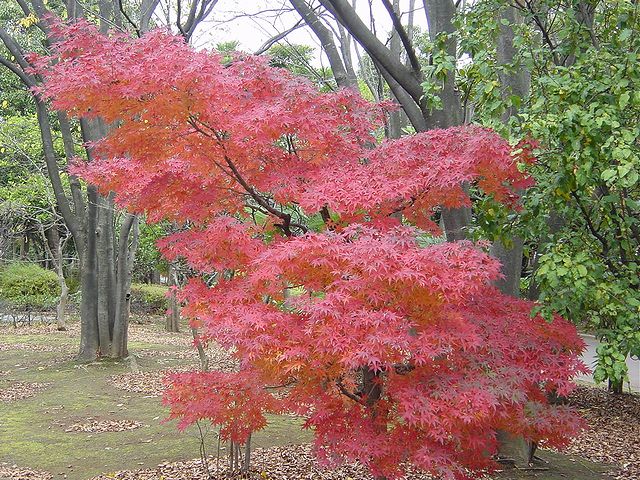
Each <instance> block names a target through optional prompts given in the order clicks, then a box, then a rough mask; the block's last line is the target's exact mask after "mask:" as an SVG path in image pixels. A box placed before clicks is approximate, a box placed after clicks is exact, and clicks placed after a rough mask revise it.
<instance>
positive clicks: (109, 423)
mask: <svg viewBox="0 0 640 480" xmlns="http://www.w3.org/2000/svg"><path fill="white" fill-rule="evenodd" d="M143 426H144V424H143V423H142V422H138V421H135V420H93V419H87V421H86V422H82V423H74V424H73V425H70V426H69V427H67V428H66V429H65V430H64V431H65V432H67V433H69V432H85V433H104V432H125V431H127V430H135V429H136V428H141V427H143Z"/></svg>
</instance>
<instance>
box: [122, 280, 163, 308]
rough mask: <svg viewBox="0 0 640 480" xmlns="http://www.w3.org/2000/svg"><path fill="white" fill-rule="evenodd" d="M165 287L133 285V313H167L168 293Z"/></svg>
mask: <svg viewBox="0 0 640 480" xmlns="http://www.w3.org/2000/svg"><path fill="white" fill-rule="evenodd" d="M168 290H169V288H168V287H167V286H165V285H149V284H146V283H134V284H132V285H131V311H132V312H133V313H138V314H153V315H162V314H164V313H165V312H166V311H167V308H168V303H167V292H168Z"/></svg>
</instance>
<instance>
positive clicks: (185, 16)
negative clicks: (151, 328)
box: [0, 0, 216, 361]
mask: <svg viewBox="0 0 640 480" xmlns="http://www.w3.org/2000/svg"><path fill="white" fill-rule="evenodd" d="M158 3H159V2H157V1H154V0H150V1H147V0H144V1H142V3H140V4H133V5H129V4H127V5H125V4H123V3H122V2H117V1H106V2H104V1H100V2H92V3H89V4H82V5H80V4H78V3H76V2H71V3H69V4H65V5H61V4H57V3H56V4H48V3H45V2H43V1H42V0H33V1H31V2H23V1H21V0H18V1H17V2H16V4H14V5H12V7H11V8H10V9H8V13H10V14H11V15H8V16H7V17H6V18H5V20H4V23H3V25H2V26H1V27H0V39H1V40H2V42H3V45H4V48H5V50H4V51H3V52H1V53H0V64H2V65H4V67H6V68H7V69H8V70H9V71H10V72H12V73H13V74H14V75H15V76H16V77H17V78H18V79H19V80H20V81H21V82H22V84H23V87H26V88H30V89H32V90H31V91H35V90H33V89H34V87H37V86H38V85H39V84H40V81H41V79H40V77H39V75H37V74H34V73H33V72H32V71H31V70H30V63H29V61H28V59H27V57H26V56H25V53H24V52H25V51H27V50H31V49H33V46H34V45H33V43H34V39H35V42H36V43H38V42H42V43H43V44H44V45H45V46H47V45H48V43H49V42H50V41H51V40H52V39H53V37H52V32H51V23H50V22H51V19H52V18H53V15H54V14H56V13H58V14H63V15H64V16H65V17H66V18H69V19H79V18H85V17H87V18H88V17H91V18H97V19H98V22H99V24H100V29H101V31H102V32H106V31H107V28H108V27H109V26H111V25H113V26H115V27H117V28H120V29H121V30H127V29H130V30H133V31H134V32H135V33H136V34H137V35H140V34H141V33H142V32H144V31H146V30H148V29H149V28H150V26H151V25H152V16H153V13H154V11H155V9H156V7H157V6H158ZM215 4H216V1H215V0H214V1H211V0H194V1H193V2H180V1H179V2H178V4H177V6H176V11H175V16H169V17H167V21H171V25H173V26H175V27H176V28H177V29H178V31H179V32H180V34H181V35H183V36H184V38H186V39H188V38H190V37H191V36H192V35H193V33H194V31H195V29H196V28H197V26H198V24H199V23H200V22H201V21H202V20H203V19H204V18H205V17H206V15H208V14H209V13H210V11H211V9H212V8H213V7H214V6H215ZM16 12H19V14H18V15H16ZM169 13H173V11H170V12H169ZM25 29H26V30H27V32H30V33H28V34H25V32H24V31H25ZM28 39H31V41H30V42H29V41H26V40H28ZM33 101H34V102H35V107H36V113H37V118H38V123H39V128H40V134H41V140H42V145H43V150H44V155H45V159H46V165H47V171H48V176H49V179H50V181H51V184H52V187H53V191H54V193H55V199H56V204H57V206H58V210H59V212H60V214H61V215H62V217H63V219H64V221H65V224H66V225H67V228H68V229H69V231H70V232H71V235H72V236H73V239H74V244H75V247H76V251H77V252H78V258H79V264H80V276H81V290H82V303H81V308H80V313H81V323H82V328H81V338H80V351H79V354H78V359H79V360H83V361H90V360H94V359H95V358H96V356H111V357H115V358H120V357H125V356H127V354H128V353H127V334H126V332H127V328H128V321H129V319H128V311H129V308H128V304H127V302H128V300H127V299H128V294H129V288H130V284H131V272H132V269H133V260H134V254H135V249H136V244H137V228H138V227H137V222H138V220H137V218H136V217H135V216H132V215H128V214H125V215H122V216H120V215H118V214H117V213H116V210H115V205H114V202H113V195H111V194H109V193H108V192H105V194H104V195H99V194H98V192H97V190H96V189H95V187H93V186H91V185H87V186H86V188H84V187H83V186H82V185H81V184H80V182H79V181H78V179H77V178H76V177H75V176H73V175H71V176H69V186H70V191H69V192H65V189H64V186H63V183H62V180H61V173H60V169H61V168H64V167H63V166H64V164H65V163H68V162H69V161H71V160H72V159H73V158H75V157H76V156H77V155H78V154H82V155H85V156H86V157H87V158H88V159H90V160H94V159H95V152H94V151H93V149H92V147H91V144H92V142H95V141H97V140H99V139H100V138H102V137H103V136H104V135H105V134H106V132H107V131H108V130H109V128H110V126H108V125H107V124H105V123H104V122H102V121H101V119H99V118H81V119H79V121H78V124H75V123H74V122H70V121H69V120H68V119H67V117H66V116H65V115H64V114H63V113H60V112H51V111H49V109H48V107H47V105H46V103H44V102H43V101H42V100H41V99H40V98H39V96H38V95H37V94H36V95H34V96H33ZM78 125H79V127H78ZM57 132H59V134H60V136H61V137H62V143H63V146H64V155H63V157H64V159H65V160H66V161H65V162H60V156H59V155H58V154H57V152H56V150H55V148H54V146H53V144H54V141H55V140H54V139H55V135H56V133H57ZM80 142H84V144H83V148H77V146H78V144H79V143H80ZM81 150H83V151H82V152H81ZM67 193H68V194H67ZM120 219H121V222H120V223H119V224H118V221H119V220H120Z"/></svg>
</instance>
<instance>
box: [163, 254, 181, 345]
mask: <svg viewBox="0 0 640 480" xmlns="http://www.w3.org/2000/svg"><path fill="white" fill-rule="evenodd" d="M178 286H180V282H179V281H178V272H177V271H176V268H175V265H174V264H173V263H169V287H170V288H171V291H170V293H169V310H168V312H167V316H166V319H165V328H164V329H165V330H166V331H167V332H179V331H180V302H179V301H178V295H177V293H176V288H177V287H178Z"/></svg>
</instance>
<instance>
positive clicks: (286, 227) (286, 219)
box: [188, 116, 308, 237]
mask: <svg viewBox="0 0 640 480" xmlns="http://www.w3.org/2000/svg"><path fill="white" fill-rule="evenodd" d="M188 122H189V124H190V125H191V126H193V127H194V128H195V129H196V130H198V131H199V132H201V133H202V134H203V135H205V136H207V137H209V138H212V139H215V140H216V143H217V144H218V146H219V147H220V148H221V149H222V155H223V157H224V160H225V162H226V163H227V166H228V167H229V170H230V171H231V174H229V172H228V171H227V170H226V169H225V168H222V167H221V168H222V170H223V171H224V172H225V173H227V175H230V176H231V177H232V178H234V179H235V180H236V181H237V182H238V183H239V184H240V186H241V187H242V188H244V189H245V191H246V192H247V193H248V194H249V196H250V197H251V198H253V199H254V200H255V201H256V202H257V203H258V205H260V206H261V207H262V208H264V209H265V210H266V211H267V212H269V213H270V214H271V215H273V216H275V217H278V218H279V219H280V220H282V224H279V225H278V227H280V228H281V229H282V231H283V232H284V234H285V235H286V236H287V237H292V236H293V232H292V231H291V227H295V228H299V229H301V230H302V231H303V232H305V233H306V232H307V231H308V229H307V227H305V226H304V225H301V224H299V223H292V222H291V215H290V214H288V213H285V212H283V211H281V210H278V209H277V208H275V207H273V206H272V205H270V204H269V202H268V201H267V200H266V199H265V198H264V197H263V196H262V195H260V194H259V193H258V192H257V191H256V189H255V188H253V187H252V186H251V185H249V183H248V182H247V181H246V180H245V178H244V177H243V176H242V174H241V173H240V170H238V168H237V167H236V164H235V163H234V162H233V160H231V158H230V157H229V155H228V153H227V148H226V146H225V144H224V141H223V140H224V139H223V138H222V136H221V135H220V132H218V131H217V130H216V129H214V128H212V127H211V126H209V125H207V124H206V123H204V122H202V121H201V120H198V119H197V118H196V117H194V116H191V117H190V118H189V120H188ZM196 122H198V123H200V124H201V125H203V126H205V127H207V128H208V129H209V130H210V131H211V132H212V134H209V133H207V132H205V131H204V130H202V129H201V128H199V127H198V125H197V123H196Z"/></svg>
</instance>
